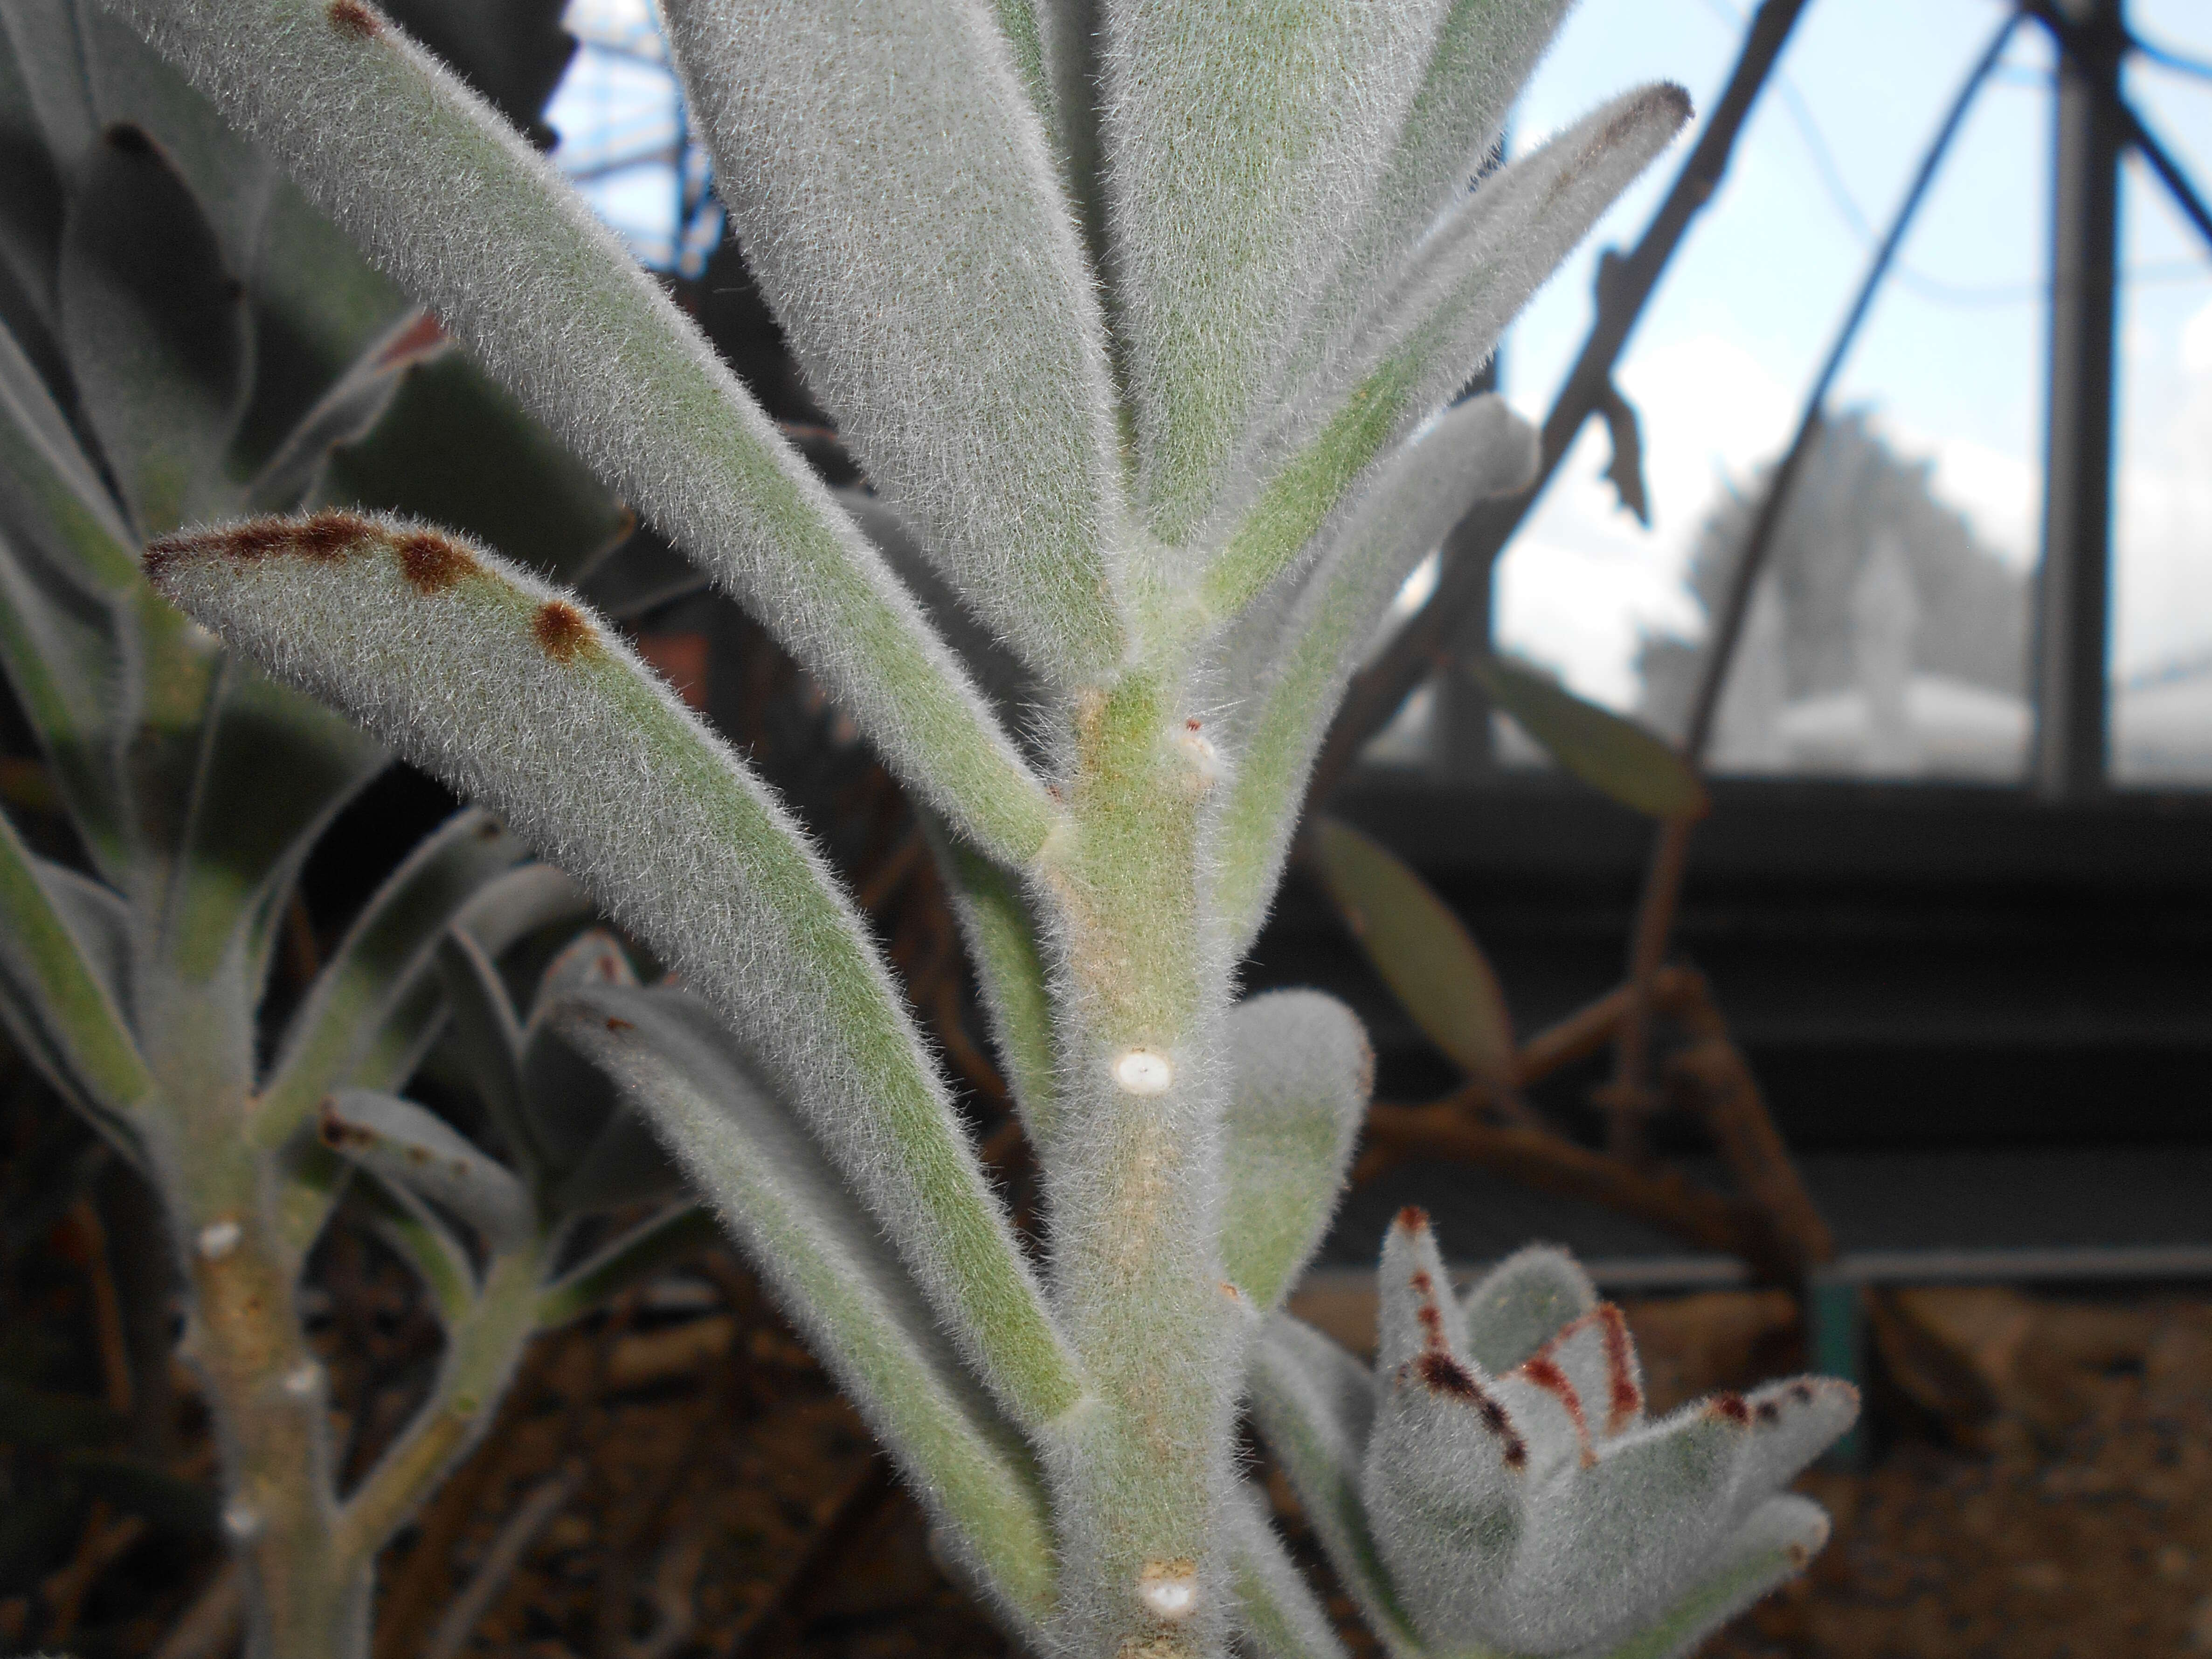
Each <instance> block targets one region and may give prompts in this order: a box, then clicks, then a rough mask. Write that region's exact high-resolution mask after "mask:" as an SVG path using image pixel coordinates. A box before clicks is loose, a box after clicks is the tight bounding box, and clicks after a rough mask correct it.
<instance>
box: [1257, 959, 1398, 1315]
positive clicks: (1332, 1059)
mask: <svg viewBox="0 0 2212 1659" xmlns="http://www.w3.org/2000/svg"><path fill="white" fill-rule="evenodd" d="M1229 1042H1230V1058H1231V1067H1232V1073H1233V1075H1232V1080H1231V1086H1230V1095H1229V1121H1228V1130H1229V1136H1228V1143H1227V1146H1226V1147H1225V1152H1224V1161H1225V1164H1227V1166H1228V1173H1229V1193H1228V1198H1227V1204H1226V1209H1225V1216H1224V1219H1223V1223H1222V1230H1221V1256H1222V1265H1223V1266H1224V1267H1226V1268H1227V1269H1228V1271H1229V1277H1230V1279H1231V1281H1232V1282H1233V1283H1235V1284H1236V1285H1237V1286H1238V1287H1239V1288H1241V1289H1242V1290H1243V1291H1244V1293H1245V1294H1246V1295H1247V1296H1249V1297H1250V1298H1251V1299H1252V1301H1253V1303H1254V1304H1255V1306H1257V1307H1258V1308H1259V1309H1261V1310H1262V1311H1267V1310H1272V1309H1273V1308H1274V1307H1276V1306H1278V1305H1279V1304H1280V1303H1281V1301H1282V1299H1283V1298H1284V1297H1285V1296H1287V1295H1288V1294H1289V1293H1290V1291H1291V1286H1292V1285H1294V1284H1296V1283H1297V1276H1298V1274H1299V1273H1302V1272H1304V1269H1305V1265H1306V1263H1307V1261H1309V1260H1310V1259H1311V1257H1312V1255H1313V1253H1314V1251H1315V1249H1316V1248H1318V1247H1319V1245H1320V1243H1321V1240H1322V1234H1323V1233H1324V1232H1326V1231H1328V1222H1329V1217H1330V1216H1331V1215H1332V1214H1333V1213H1334V1211H1335V1209H1336V1201H1337V1199H1338V1197H1339V1196H1340V1194H1342V1193H1343V1191H1344V1182H1345V1176H1346V1172H1347V1170H1349V1169H1350V1167H1351V1163H1352V1143H1353V1142H1354V1141H1355V1140H1356V1139H1358V1134H1359V1123H1360V1120H1361V1118H1362V1117H1363V1116H1364V1115H1365V1114H1366V1110H1367V1097H1368V1093H1369V1091H1370V1089H1371V1087H1372V1086H1373V1084H1374V1080H1375V1056H1374V1053H1373V1051H1372V1050H1371V1049H1370V1048H1368V1046H1367V1036H1366V1033H1365V1032H1364V1031H1363V1030H1361V1029H1360V1025H1359V1021H1358V1018H1357V1017H1356V1016H1355V1015H1354V1014H1353V1013H1352V1011H1351V1010H1350V1009H1349V1008H1346V1006H1344V1005H1343V1004H1342V1003H1340V1002H1339V1001H1338V1000H1336V999H1335V998H1334V997H1330V996H1324V995H1323V994H1322V993H1320V992H1318V991H1273V992H1270V993H1269V994H1267V995H1265V996H1258V997H1254V998H1252V999H1251V1000H1249V1001H1248V1002H1243V1003H1240V1004H1239V1005H1238V1006H1237V1007H1236V1008H1235V1009H1234V1010H1233V1011H1232V1012H1231V1014H1230V1016H1229Z"/></svg>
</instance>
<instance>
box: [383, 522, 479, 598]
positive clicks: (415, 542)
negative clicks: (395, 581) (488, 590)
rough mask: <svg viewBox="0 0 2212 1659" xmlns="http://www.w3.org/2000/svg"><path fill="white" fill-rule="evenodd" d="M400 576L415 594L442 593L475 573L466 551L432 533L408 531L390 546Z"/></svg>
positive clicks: (452, 541)
mask: <svg viewBox="0 0 2212 1659" xmlns="http://www.w3.org/2000/svg"><path fill="white" fill-rule="evenodd" d="M392 552H393V553H395V554H396V555H398V559H399V574H401V575H403V576H404V577H405V578H406V579H407V585H408V586H410V587H411V588H413V589H414V590H415V591H416V592H417V593H426V594H427V593H442V592H445V591H446V590H447V588H449V587H451V586H453V584H454V583H455V582H457V581H459V580H460V579H461V578H462V577H464V576H469V575H473V574H476V569H477V562H476V560H475V559H474V558H472V557H471V556H470V554H469V550H468V549H466V548H465V547H463V546H461V545H460V544H459V543H458V542H456V541H454V540H453V538H451V537H449V536H441V535H440V534H438V532H436V531H435V530H410V531H409V532H407V533H406V534H405V535H404V536H402V537H400V538H398V540H397V541H395V542H394V543H393V544H392Z"/></svg>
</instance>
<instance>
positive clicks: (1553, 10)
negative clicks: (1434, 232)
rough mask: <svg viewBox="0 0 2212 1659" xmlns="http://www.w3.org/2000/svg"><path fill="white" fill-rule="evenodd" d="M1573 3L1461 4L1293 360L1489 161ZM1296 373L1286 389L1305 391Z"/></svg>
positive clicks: (1392, 268) (1461, 0) (1394, 266)
mask: <svg viewBox="0 0 2212 1659" xmlns="http://www.w3.org/2000/svg"><path fill="white" fill-rule="evenodd" d="M1570 3H1571V0H1453V3H1452V6H1451V9H1450V11H1449V14H1448V15H1446V17H1445V19H1444V22H1443V27H1442V28H1440V29H1438V30H1437V35H1436V40H1435V43H1434V45H1433V46H1432V47H1431V50H1430V52H1429V59H1428V66H1427V69H1426V70H1425V73H1424V74H1423V76H1422V77H1421V85H1420V90H1419V92H1417V93H1415V94H1414V95H1413V103H1412V106H1411V107H1409V108H1408V109H1407V112H1406V120H1405V125H1404V126H1403V128H1402V129H1401V131H1400V132H1399V134H1398V140H1397V143H1396V144H1395V146H1394V147H1393V149H1391V152H1390V159H1389V164H1388V165H1387V166H1386V167H1384V168H1383V174H1382V178H1381V180H1380V182H1379V183H1378V184H1377V185H1376V187H1375V193H1374V195H1373V196H1372V197H1370V198H1369V200H1368V203H1367V208H1366V211H1365V212H1364V214H1362V215H1361V217H1360V222H1359V225H1358V228H1357V229H1356V230H1354V231H1353V232H1352V234H1351V235H1350V237H1349V238H1348V239H1347V241H1346V251H1345V255H1344V258H1343V259H1342V260H1341V261H1340V263H1339V264H1338V265H1337V267H1336V270H1335V271H1334V274H1333V275H1332V276H1331V277H1330V279H1329V283H1328V290H1327V292H1326V293H1325V294H1324V295H1323V296H1322V300H1321V301H1320V302H1319V303H1318V304H1316V306H1315V307H1314V309H1313V312H1312V313H1311V315H1310V316H1309V317H1308V318H1307V319H1306V323H1305V327H1304V331H1303V334H1304V337H1303V338H1302V339H1301V340H1300V342H1299V347H1300V351H1299V354H1298V356H1297V357H1296V358H1294V360H1293V361H1294V362H1296V363H1297V364H1298V365H1299V366H1300V367H1302V368H1311V366H1312V364H1311V361H1310V359H1308V358H1307V357H1306V356H1304V354H1305V351H1306V350H1307V349H1308V348H1309V347H1316V348H1317V347H1318V346H1320V345H1321V344H1322V343H1325V342H1326V341H1327V340H1328V337H1329V336H1330V334H1331V333H1332V332H1333V331H1334V330H1336V329H1337V328H1340V327H1341V326H1342V325H1345V324H1346V323H1348V322H1349V321H1351V320H1352V318H1354V317H1355V316H1357V315H1358V313H1359V311H1360V309H1361V307H1363V306H1364V305H1365V303H1366V302H1367V301H1368V300H1369V298H1370V296H1371V295H1374V294H1376V292H1377V291H1378V290H1380V289H1383V288H1384V287H1386V286H1387V285H1388V284H1389V281H1390V280H1391V279H1392V278H1393V277H1395V276H1396V275H1397V274H1398V273H1399V271H1400V270H1401V269H1402V268H1403V267H1404V266H1405V264H1407V261H1408V260H1409V259H1410V258H1412V257H1413V250H1414V248H1415V247H1416V246H1418V245H1419V242H1420V241H1421V240H1422V239H1423V238H1424V237H1425V235H1426V234H1427V233H1428V232H1429V231H1430V230H1431V228H1433V227H1434V226H1435V224H1436V222H1437V220H1438V219H1439V218H1440V217H1442V216H1443V214H1444V213H1445V212H1446V211H1447V210H1449V208H1450V207H1451V206H1452V205H1453V204H1454V203H1455V202H1456V201H1457V200H1458V198H1459V197H1462V196H1463V195H1465V194H1466V193H1467V191H1468V189H1469V188H1470V187H1471V186H1472V185H1474V179H1475V177H1476V175H1477V173H1479V172H1480V169H1481V167H1482V166H1483V164H1484V163H1485V162H1486V161H1487V160H1489V159H1490V157H1491V155H1492V152H1493V149H1494V147H1495V146H1496V144H1497V143H1498V135H1499V132H1500V131H1501V129H1502V128H1503V126H1504V120H1505V112H1506V110H1507V109H1508V108H1509V107H1510V106H1511V104H1512V102H1513V100H1514V98H1515V96H1516V94H1518V93H1519V91H1520V89H1521V85H1522V82H1524V81H1526V80H1527V79H1528V73H1529V71H1530V70H1532V69H1534V67H1535V64H1536V59H1537V58H1538V57H1539V56H1540V55H1541V53H1542V52H1543V50H1544V48H1545V47H1546V46H1547V45H1549V44H1550V41H1551V39H1552V35H1553V32H1554V31H1555V30H1556V29H1557V28H1558V27H1559V20H1560V18H1561V17H1562V16H1564V15H1565V13H1566V10H1567V8H1568V6H1569V4H1570ZM1302 379H1303V375H1302V374H1300V373H1299V371H1298V368H1293V369H1292V371H1291V373H1290V374H1288V375H1287V376H1286V377H1285V381H1284V384H1285V385H1288V386H1297V385H1298V384H1300V382H1301V380H1302Z"/></svg>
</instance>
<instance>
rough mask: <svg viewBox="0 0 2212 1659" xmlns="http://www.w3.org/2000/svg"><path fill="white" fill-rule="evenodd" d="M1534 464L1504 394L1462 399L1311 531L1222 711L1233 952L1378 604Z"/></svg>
mask: <svg viewBox="0 0 2212 1659" xmlns="http://www.w3.org/2000/svg"><path fill="white" fill-rule="evenodd" d="M1535 460H1536V435H1535V432H1534V428H1531V427H1530V426H1529V425H1528V423H1527V422H1525V421H1523V420H1522V419H1521V417H1520V416H1517V415H1516V414H1514V413H1513V411H1512V410H1510V408H1508V407H1507V406H1506V404H1505V403H1504V399H1502V398H1474V399H1473V400H1471V401H1469V402H1468V403H1465V404H1461V405H1460V406H1459V407H1458V408H1456V409H1454V410H1451V411H1450V412H1449V414H1447V415H1446V416H1444V417H1443V420H1441V421H1439V422H1437V425H1436V426H1435V427H1434V428H1432V429H1431V430H1430V431H1429V432H1427V433H1425V434H1424V435H1422V436H1421V438H1420V440H1419V441H1418V442H1417V443H1414V444H1413V445H1411V446H1409V447H1406V448H1404V449H1402V450H1401V451H1400V452H1399V453H1397V454H1396V455H1395V456H1394V457H1392V458H1391V459H1390V460H1389V462H1388V463H1387V464H1386V465H1385V467H1384V469H1383V475H1382V476H1381V477H1379V478H1377V479H1376V483H1375V484H1374V486H1373V487H1372V488H1371V489H1369V490H1368V491H1367V492H1366V494H1365V495H1364V496H1362V497H1361V498H1360V500H1359V501H1358V504H1357V505H1355V506H1353V507H1350V508H1347V509H1346V510H1345V511H1344V512H1343V513H1342V516H1341V518H1340V520H1339V521H1338V522H1337V523H1336V524H1335V525H1334V526H1331V527H1330V529H1329V530H1328V532H1326V533H1325V534H1324V536H1323V538H1322V547H1323V550H1322V553H1321V554H1320V556H1319V562H1317V563H1316V565H1315V567H1314V568H1313V570H1312V572H1311V574H1310V575H1309V576H1308V578H1307V580H1306V584H1305V589H1304V593H1303V594H1302V595H1301V597H1300V598H1299V599H1298V600H1297V603H1296V605H1294V606H1293V607H1292V608H1291V613H1290V617H1289V620H1288V621H1287V623H1285V625H1284V628H1283V630H1282V634H1281V636H1280V638H1279V641H1276V642H1275V644H1274V645H1273V652H1272V655H1273V665H1272V669H1271V671H1270V672H1269V673H1268V674H1267V678H1265V679H1264V681H1262V683H1261V684H1260V685H1259V686H1258V687H1257V688H1256V689H1255V690H1253V691H1252V692H1251V693H1250V695H1249V700H1248V701H1247V702H1245V703H1244V704H1243V705H1242V706H1241V707H1240V708H1237V711H1236V713H1235V714H1234V717H1233V721H1232V726H1231V729H1232V731H1233V732H1235V734H1236V735H1235V738H1234V742H1235V752H1236V761H1237V769H1236V772H1235V775H1233V777H1232V778H1231V781H1230V785H1229V788H1228V792H1227V799H1225V802H1224V803H1223V805H1222V807H1221V809H1220V811H1221V817H1220V821H1219V823H1220V828H1219V847H1220V857H1221V866H1220V872H1219V875H1218V888H1217V890H1216V891H1217V894H1218V902H1219V906H1220V914H1221V916H1222V918H1223V921H1224V923H1225V927H1226V928H1227V930H1228V933H1229V936H1230V938H1231V948H1232V950H1233V951H1234V953H1235V954H1236V955H1237V956H1242V955H1243V953H1244V952H1245V951H1247V950H1249V949H1250V947H1251V943H1252V940H1253V939H1254V938H1255V936H1256V935H1257V934H1258V933H1259V930H1260V924H1261V922H1262V921H1265V920H1266V917H1267V905H1268V903H1269V902H1271V900H1272V899H1273V896H1274V891H1275V887H1276V884H1277V883H1279V881H1280V880H1281V879H1282V873H1283V860H1284V858H1285V855H1286V854H1287V853H1288V851H1289V848H1290V842H1291V831H1292V830H1293V829H1295V828H1296V826H1297V814H1298V808H1299V806H1300V805H1301V804H1302V802H1303V801H1304V794H1305V785H1306V779H1307V776H1308V775H1309V774H1310V772H1311V771H1312V769H1313V763H1314V757H1315V756H1316V754H1318V753H1319V752H1320V750H1321V743H1322V738H1323V737H1324V736H1325V735H1326V734H1327V732H1328V722H1329V720H1330V717H1331V716H1332V715H1334V714H1335V712H1336V707H1337V704H1338V702H1340V701H1341V699H1342V698H1343V696H1344V688H1345V686H1346V684H1347V683H1348V682H1349V681H1350V679H1351V678H1352V671H1354V670H1355V669H1356V668H1357V667H1358V663H1359V656H1360V653H1361V650H1362V648H1363V647H1364V646H1365V644H1366V643H1367V641H1369V640H1370V639H1371V638H1372V637H1373V635H1374V632H1375V629H1376V626H1377V625H1378V624H1379V623H1381V621H1382V619H1383V613H1384V612H1385V611H1387V610H1388V609H1389V604H1390V601H1391V599H1393V598H1395V596H1396V594H1397V592H1398V590H1399V589H1400V588H1401V587H1402V586H1404V585H1405V581H1406V578H1407V576H1408V575H1410V574H1412V573H1413V568H1414V566H1416V565H1418V564H1419V562H1421V560H1422V559H1423V558H1425V556H1427V555H1428V553H1429V552H1430V550H1432V549H1433V548H1434V547H1435V546H1436V545H1437V543H1438V542H1439V541H1441V540H1442V539H1443V536H1444V533H1445V532H1447V531H1449V529H1450V528H1451V527H1452V526H1453V525H1455V524H1456V523H1457V522H1458V521H1459V520H1460V519H1461V518H1462V516H1463V515H1464V514H1465V513H1466V512H1467V509H1468V507H1471V506H1473V505H1474V502H1475V501H1478V500H1480V498H1482V497H1483V496H1485V495H1494V494H1496V493H1497V492H1498V491H1500V490H1503V489H1514V488H1517V487H1518V486H1519V485H1521V484H1522V483H1525V482H1526V481H1527V479H1528V477H1529V475H1530V473H1531V472H1532V471H1534V466H1535Z"/></svg>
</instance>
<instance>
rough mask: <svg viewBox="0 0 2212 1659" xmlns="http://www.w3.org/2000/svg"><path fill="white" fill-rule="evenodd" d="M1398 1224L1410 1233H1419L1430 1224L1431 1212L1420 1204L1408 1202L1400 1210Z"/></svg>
mask: <svg viewBox="0 0 2212 1659" xmlns="http://www.w3.org/2000/svg"><path fill="white" fill-rule="evenodd" d="M1398 1225H1400V1226H1401V1227H1403V1228H1404V1229H1405V1230H1406V1231H1407V1232H1409V1233H1417V1232H1419V1231H1421V1229H1422V1228H1424V1227H1425V1226H1427V1225H1429V1212H1427V1211H1426V1210H1425V1209H1423V1208H1422V1207H1421V1206H1419V1205H1418V1204H1408V1205H1407V1206H1406V1207H1405V1208H1404V1209H1402V1210H1401V1211H1399V1212H1398Z"/></svg>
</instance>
